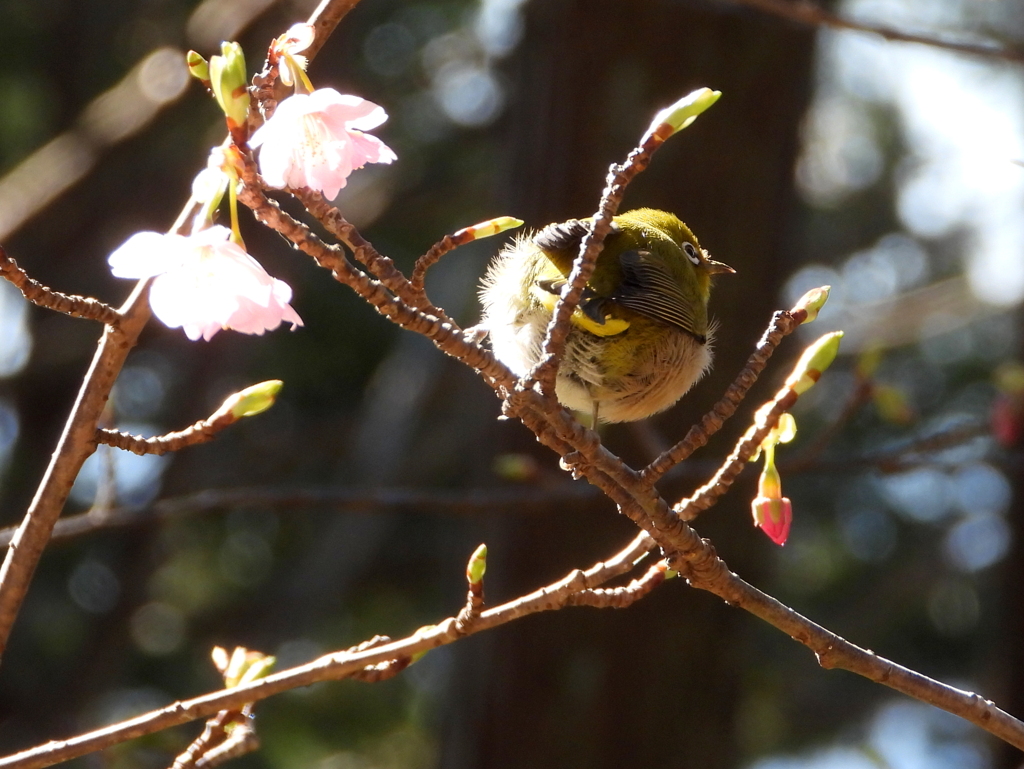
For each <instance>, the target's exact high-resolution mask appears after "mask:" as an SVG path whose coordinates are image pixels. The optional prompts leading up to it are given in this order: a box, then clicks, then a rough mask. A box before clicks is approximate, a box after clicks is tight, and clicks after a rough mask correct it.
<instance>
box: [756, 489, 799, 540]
mask: <svg viewBox="0 0 1024 769" xmlns="http://www.w3.org/2000/svg"><path fill="white" fill-rule="evenodd" d="M750 509H751V512H753V514H754V525H755V526H757V527H758V528H760V529H761V531H763V532H764V533H765V534H767V535H768V539H770V540H771V541H772V542H774V543H775V544H776V545H784V544H786V540H787V539H788V538H789V527H790V525H791V524H792V523H793V504H792V503H791V502H790V501H789V499H787V498H786V497H777V498H776V497H761V496H758V497H757V498H756V499H755V500H754V501H753V502H751V503H750Z"/></svg>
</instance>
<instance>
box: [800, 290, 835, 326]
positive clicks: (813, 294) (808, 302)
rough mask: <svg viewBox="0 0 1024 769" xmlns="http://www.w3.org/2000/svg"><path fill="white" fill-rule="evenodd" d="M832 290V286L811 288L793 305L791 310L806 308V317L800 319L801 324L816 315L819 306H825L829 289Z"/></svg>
mask: <svg viewBox="0 0 1024 769" xmlns="http://www.w3.org/2000/svg"><path fill="white" fill-rule="evenodd" d="M831 290H832V286H821V287H820V288H812V289H811V290H810V291H808V292H807V293H806V294H804V295H803V296H802V297H800V300H799V301H798V302H797V303H796V305H795V306H794V307H793V311H794V312H797V311H799V310H806V311H807V317H806V318H805V319H804V320H803V321H801V325H803V324H804V323H810V322H811V321H812V320H814V319H815V318H817V317H818V313H819V312H820V311H821V308H822V307H824V306H825V302H827V301H828V294H829V291H831Z"/></svg>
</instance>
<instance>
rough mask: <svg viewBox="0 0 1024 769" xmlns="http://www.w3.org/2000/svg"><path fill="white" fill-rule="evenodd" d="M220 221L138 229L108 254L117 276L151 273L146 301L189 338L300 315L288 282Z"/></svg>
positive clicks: (253, 330)
mask: <svg viewBox="0 0 1024 769" xmlns="http://www.w3.org/2000/svg"><path fill="white" fill-rule="evenodd" d="M230 236H231V230H229V229H228V228H227V227H221V226H219V225H216V226H213V227H209V228H207V229H205V230H202V231H200V232H197V233H194V234H192V235H190V236H187V237H186V236H184V235H162V234H160V233H158V232H137V233H136V234H134V235H132V236H131V237H130V238H129V239H128V240H127V241H126V242H125V243H124V244H123V245H122V246H121V247H120V248H118V249H117V250H116V251H114V253H112V254H111V255H110V259H109V262H110V267H111V270H112V271H113V273H114V275H116V276H117V277H119V278H137V279H141V278H153V284H152V286H151V287H150V291H149V304H150V307H152V309H153V314H154V315H156V317H157V318H159V319H160V320H161V321H163V323H164V324H165V325H167V326H169V327H170V328H179V327H180V328H182V329H183V330H184V331H185V333H186V334H187V335H188V338H189V339H192V340H196V339H199V338H200V337H202V338H203V339H206V340H209V339H210V338H211V337H212V336H213V335H214V334H216V333H217V332H218V331H220V330H221V329H222V328H229V329H233V330H235V331H240V332H242V333H243V334H262V333H263V332H264V331H269V330H271V329H275V328H277V327H278V326H279V325H280V324H281V323H282V321H284V322H288V323H291V324H292V329H293V330H294V329H295V328H296V327H297V326H301V325H302V319H301V318H300V317H299V315H298V313H296V312H295V310H294V309H292V307H291V305H289V304H288V301H289V300H290V299H291V298H292V290H291V288H290V287H289V286H288V284H287V283H285V282H283V281H280V280H277V279H276V278H272V277H270V275H268V274H267V272H266V271H265V270H264V269H263V267H261V266H260V264H259V262H257V261H256V260H255V259H253V258H252V257H251V256H249V254H247V253H246V252H245V250H244V249H243V248H242V247H241V246H239V245H238V244H237V243H235V242H233V241H231V240H229V238H230Z"/></svg>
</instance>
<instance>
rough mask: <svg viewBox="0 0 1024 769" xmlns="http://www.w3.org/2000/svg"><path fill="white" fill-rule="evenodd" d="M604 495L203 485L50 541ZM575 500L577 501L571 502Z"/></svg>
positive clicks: (513, 508)
mask: <svg viewBox="0 0 1024 769" xmlns="http://www.w3.org/2000/svg"><path fill="white" fill-rule="evenodd" d="M601 499H603V497H602V496H601V495H600V493H599V492H598V490H597V489H595V488H594V487H592V486H586V485H580V484H578V483H568V482H567V483H564V484H561V485H559V486H556V487H555V488H552V489H539V488H535V487H529V486H524V487H522V488H514V489H488V490H485V491H481V490H467V491H441V490H434V489H402V488H394V487H390V488H384V489H353V488H349V487H304V488H293V489H287V488H275V487H265V486H253V487H246V488H235V489H207V490H205V491H199V492H196V493H194V494H185V495H183V496H180V497H171V498H169V499H162V500H159V501H158V502H153V503H151V504H149V505H144V506H139V507H119V508H113V509H109V510H106V509H104V510H97V509H93V510H90V511H89V512H85V513H79V514H78V515H68V516H63V517H61V519H60V520H59V521H57V524H56V525H55V526H54V527H53V534H52V537H51V538H52V539H53V540H60V539H70V538H72V537H78V536H82V535H84V534H90V533H92V532H95V531H100V530H103V529H107V528H114V527H118V526H134V525H138V524H145V523H151V522H154V521H165V520H169V519H172V518H183V517H186V516H192V515H201V514H204V513H210V512H221V511H230V510H235V509H239V508H245V507H253V506H259V507H268V508H270V509H274V510H292V509H300V510H305V509H309V508H324V507H326V508H332V509H337V510H345V511H350V512H377V511H381V512H385V511H386V512H405V513H408V512H412V513H423V514H430V515H457V516H472V515H480V514H482V513H486V512H492V511H497V512H514V513H516V514H518V515H536V514H543V513H550V512H551V511H552V508H553V507H555V508H557V509H559V510H560V511H563V512H564V511H566V510H567V509H568V510H571V509H574V508H575V507H576V506H579V507H580V509H582V505H587V507H588V509H592V508H593V504H594V503H595V502H598V501H600V500H601ZM573 503H576V505H573ZM15 531H17V528H16V527H14V526H11V527H8V528H4V529H0V547H4V546H6V545H7V544H9V543H10V541H11V538H12V537H13V536H14V533H15Z"/></svg>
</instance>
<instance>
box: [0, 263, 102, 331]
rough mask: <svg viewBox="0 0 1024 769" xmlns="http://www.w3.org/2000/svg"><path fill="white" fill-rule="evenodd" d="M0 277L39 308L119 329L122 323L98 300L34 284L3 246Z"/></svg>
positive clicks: (35, 282)
mask: <svg viewBox="0 0 1024 769" xmlns="http://www.w3.org/2000/svg"><path fill="white" fill-rule="evenodd" d="M0 277H3V278H5V279H6V280H8V281H10V282H11V283H13V284H14V286H15V287H16V288H17V289H18V290H19V291H21V293H22V294H23V295H24V296H25V298H26V299H28V300H29V301H30V302H32V304H35V305H38V306H39V307H45V308H46V309H48V310H53V311H54V312H60V313H63V314H65V315H70V316H71V317H73V318H86V319H87V320H98V321H99V322H100V323H105V324H106V325H108V326H116V325H117V324H118V323H120V322H121V315H120V314H119V313H118V311H117V310H115V309H114V308H113V307H111V306H110V305H109V304H105V303H104V302H101V301H100V300H99V299H93V298H92V297H86V296H78V295H77V294H62V293H60V292H59V291H54V290H53V289H52V288H47V287H46V286H44V285H43V284H42V283H40V282H39V281H37V280H33V279H32V278H30V277H29V276H28V273H27V272H25V271H24V270H23V269H21V267H19V266H18V263H17V262H16V261H14V259H12V258H11V257H10V256H8V255H7V252H6V251H5V250H4V247H3V246H0Z"/></svg>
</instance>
